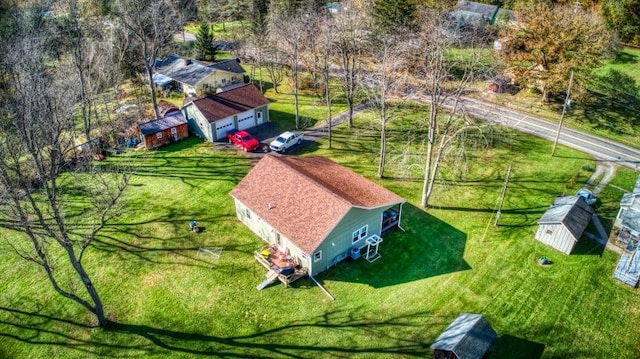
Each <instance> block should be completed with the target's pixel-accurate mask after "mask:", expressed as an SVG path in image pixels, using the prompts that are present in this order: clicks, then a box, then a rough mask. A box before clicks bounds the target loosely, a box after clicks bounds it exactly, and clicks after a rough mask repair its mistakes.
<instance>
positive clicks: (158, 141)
mask: <svg viewBox="0 0 640 359" xmlns="http://www.w3.org/2000/svg"><path fill="white" fill-rule="evenodd" d="M138 137H139V139H140V142H142V143H144V145H145V147H146V148H147V149H149V150H150V149H154V148H157V147H160V146H164V145H166V144H169V143H173V142H177V141H180V140H182V139H184V138H187V137H189V130H188V128H187V120H186V119H185V118H184V116H182V113H181V112H171V113H170V114H169V115H168V116H166V117H164V118H160V119H157V120H153V121H149V122H146V123H143V124H140V125H138Z"/></svg>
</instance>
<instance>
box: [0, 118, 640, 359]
mask: <svg viewBox="0 0 640 359" xmlns="http://www.w3.org/2000/svg"><path fill="white" fill-rule="evenodd" d="M423 110H424V109H423V108H420V107H411V106H410V107H408V108H403V109H400V110H398V113H397V115H398V116H397V117H396V119H395V120H394V122H392V124H391V125H390V126H391V129H392V130H397V132H394V135H393V136H392V139H393V141H394V142H393V145H392V146H390V148H391V149H390V151H391V154H390V158H391V159H390V163H389V170H388V172H387V173H388V174H387V177H386V178H385V179H383V180H377V179H374V176H375V173H376V169H377V157H376V153H377V148H376V147H377V144H376V143H377V142H376V141H377V137H376V135H375V131H374V130H373V123H375V117H374V116H372V115H371V114H366V113H365V114H363V115H362V116H361V117H359V118H358V119H357V122H356V124H357V125H358V126H357V127H356V128H355V129H354V130H347V129H346V128H344V127H340V128H338V129H337V131H336V132H335V136H334V141H333V149H331V150H329V149H328V148H327V147H328V146H327V143H326V140H323V141H321V142H320V143H318V144H317V145H312V146H310V147H308V148H307V150H306V152H305V153H304V155H307V154H308V155H322V156H327V157H330V158H333V159H334V160H336V161H338V162H340V163H342V164H344V165H346V166H347V167H349V168H351V169H353V170H354V171H356V172H358V173H361V174H362V175H364V176H366V177H368V178H371V179H373V180H374V181H376V182H378V183H380V184H382V185H384V186H385V187H387V188H389V189H391V190H393V191H394V192H396V193H398V194H399V195H401V196H403V197H404V198H406V199H407V200H408V203H407V204H405V205H404V211H403V215H402V227H403V228H404V230H405V231H395V232H391V233H389V234H387V235H385V236H384V242H383V243H382V245H381V247H380V252H381V254H382V258H381V259H379V260H378V261H376V262H374V263H368V262H366V261H363V260H360V261H357V262H352V261H349V260H347V261H345V262H343V263H340V264H339V265H337V266H336V267H334V268H332V269H331V270H329V271H327V272H325V273H323V274H321V275H320V276H319V280H321V281H322V282H323V284H324V285H325V286H326V288H327V289H328V290H329V291H330V292H331V293H332V294H333V295H334V296H335V297H336V300H335V301H331V300H329V299H328V297H326V296H325V295H324V294H323V293H322V292H321V290H320V289H319V288H317V287H316V286H315V285H314V284H313V283H312V282H311V281H309V280H307V279H302V280H300V281H298V282H296V283H294V284H293V285H292V286H291V287H288V288H287V287H284V286H283V285H274V286H271V287H268V288H267V289H265V290H263V291H260V292H259V291H257V290H256V289H255V286H256V285H257V284H258V283H260V282H261V281H262V279H263V278H264V272H265V270H264V269H263V268H262V267H261V266H260V265H259V264H257V263H256V262H255V261H254V259H253V251H255V250H258V249H259V248H261V247H262V246H263V245H264V243H263V242H262V241H261V240H260V239H259V238H258V237H257V236H256V235H254V234H253V233H252V232H251V231H250V230H249V229H248V228H246V227H245V226H244V225H242V224H241V223H240V222H239V221H238V220H237V219H236V218H235V209H234V205H233V200H232V198H231V197H230V196H229V191H230V190H231V189H232V188H233V187H234V186H235V184H237V183H238V182H239V181H240V180H241V179H242V178H243V176H244V175H245V174H246V172H247V171H248V170H249V169H250V167H251V164H252V161H253V160H252V159H250V158H248V157H245V156H244V155H243V154H239V153H237V152H235V151H223V150H216V149H214V148H213V147H212V146H211V145H209V144H206V143H202V142H200V141H198V140H195V139H189V140H187V141H183V142H180V143H178V144H174V145H172V146H168V147H164V148H161V149H159V150H156V151H149V152H147V151H140V152H128V153H125V154H122V155H119V156H115V157H110V158H109V159H108V161H110V162H108V163H120V162H122V163H127V164H130V165H133V167H134V168H136V172H135V175H134V178H133V180H132V183H131V186H130V188H129V189H128V190H127V193H126V196H125V198H124V201H125V203H126V206H125V208H124V210H123V212H122V214H121V216H120V217H119V218H118V219H117V221H115V222H113V223H111V224H110V225H109V226H107V228H106V229H105V230H104V231H103V232H102V233H101V235H100V237H99V238H98V241H96V242H95V243H94V246H93V247H92V249H91V250H90V251H89V252H88V254H87V257H86V258H85V264H86V266H87V269H88V271H89V273H90V274H91V275H92V279H93V282H94V284H95V286H96V288H98V290H99V291H100V293H101V295H102V297H103V300H104V304H105V308H106V311H107V313H108V316H109V318H110V319H111V320H112V321H113V322H114V325H113V326H112V327H111V328H109V329H100V328H95V327H92V326H91V324H92V323H93V319H92V317H91V315H89V314H88V313H87V312H86V311H85V310H84V309H82V308H81V307H80V306H78V305H76V304H74V303H72V302H70V301H68V300H65V299H63V298H61V297H60V296H58V295H57V294H56V293H55V292H54V291H53V289H52V288H51V286H50V285H49V283H48V282H47V280H46V278H45V276H44V274H43V273H42V272H41V271H40V270H39V269H38V268H37V267H35V266H33V265H32V264H30V263H27V262H24V261H21V260H19V259H17V256H16V255H15V254H14V253H12V252H11V250H10V249H9V247H8V246H7V243H6V242H4V241H3V242H1V244H0V245H1V246H2V247H1V249H2V251H0V258H1V260H0V270H1V271H2V272H3V277H2V281H0V337H1V339H0V341H1V342H2V345H0V357H32V358H45V357H64V358H91V357H134V356H135V357H138V356H143V357H151V358H153V357H156V358H166V357H175V358H191V357H196V356H214V357H252V358H274V357H296V358H316V357H361V358H379V357H427V356H429V355H430V349H429V345H430V344H431V343H432V342H433V340H435V338H436V337H437V336H438V334H439V333H440V332H441V331H442V330H443V329H444V328H445V327H446V326H447V325H448V324H449V323H450V322H451V321H452V320H453V319H455V317H456V316H457V315H458V314H459V313H460V312H474V313H475V312H479V313H483V314H484V315H485V316H486V317H487V318H488V320H489V322H490V323H491V324H492V326H493V327H494V329H495V330H496V331H497V333H498V335H499V339H498V342H497V344H496V346H495V347H494V349H493V353H492V355H491V357H492V358H514V357H524V358H531V357H533V358H538V357H543V358H608V357H616V358H636V357H637V353H638V352H640V345H639V344H638V341H637V338H638V335H639V334H640V327H638V325H637V324H638V323H640V310H639V309H638V308H640V299H638V295H637V290H635V289H632V288H628V287H625V286H622V285H620V284H618V283H617V282H615V281H614V280H613V279H612V278H611V275H612V271H613V268H614V266H615V263H616V260H617V256H616V255H615V254H613V253H611V252H608V251H604V252H602V251H601V249H600V248H598V247H597V246H594V245H593V244H591V242H589V241H588V240H583V241H582V242H581V243H580V244H579V247H578V248H577V251H576V252H577V254H574V255H571V256H566V255H563V254H561V253H559V252H556V251H554V250H552V249H550V248H548V247H545V246H544V245H542V244H540V243H538V242H537V241H535V240H534V238H533V234H534V232H535V229H536V221H537V219H538V218H539V217H540V216H541V215H542V213H543V212H544V211H545V210H546V208H547V207H548V205H549V204H550V203H551V202H552V201H553V199H554V198H555V196H557V195H560V194H568V193H573V192H574V191H575V190H576V189H577V188H579V187H581V186H582V184H583V183H584V182H585V181H586V180H587V179H588V178H589V176H590V174H591V172H590V170H589V168H593V161H592V160H590V159H589V158H588V157H586V156H585V155H583V154H581V153H579V152H576V151H573V150H569V149H566V148H562V147H561V148H559V151H558V155H557V156H556V157H553V158H552V157H550V156H549V153H550V151H551V144H550V143H547V142H545V141H542V140H539V139H537V138H533V137H530V136H525V135H522V134H519V133H515V132H512V131H509V130H504V129H496V132H495V133H494V135H495V136H496V140H495V142H494V144H493V146H491V147H490V148H483V149H482V150H480V149H478V150H475V151H470V152H469V153H468V154H467V155H468V158H469V161H467V170H466V171H463V172H459V171H455V170H454V168H453V167H451V166H445V167H444V171H443V176H442V178H440V180H439V182H438V185H437V188H436V194H435V195H434V197H433V198H432V204H433V206H434V207H433V208H432V209H430V210H428V211H425V210H423V209H421V208H419V205H418V204H419V199H420V188H421V181H420V178H419V176H417V175H416V173H419V169H415V168H414V169H413V170H411V171H402V170H401V166H399V165H398V164H397V161H399V160H400V158H401V157H402V156H400V154H399V153H400V150H399V149H400V148H402V147H403V146H402V145H401V142H402V136H400V131H399V130H400V129H402V128H407V127H410V126H411V123H413V122H415V121H419V119H420V118H421V111H423ZM285 111H286V112H289V113H290V107H289V109H286V108H283V109H282V112H283V113H284V112H285ZM411 148H412V150H413V151H414V152H413V156H414V157H416V159H415V162H418V159H419V155H420V151H421V149H420V147H419V146H417V145H412V146H411ZM508 164H511V165H512V166H513V167H512V175H511V179H510V181H509V186H508V190H507V195H506V198H505V202H504V207H503V211H502V217H501V220H500V224H501V225H500V226H499V227H494V226H493V220H494V218H495V217H494V216H493V213H494V209H495V207H496V203H497V200H498V198H499V196H500V193H501V189H502V186H503V182H504V177H505V173H506V167H507V165H508ZM634 181H635V177H634V175H633V174H632V173H630V172H628V171H624V170H621V171H620V172H619V174H618V176H617V177H616V179H615V180H614V183H615V187H613V186H607V187H606V188H605V190H604V191H603V192H602V195H601V197H600V198H601V199H600V202H599V203H598V213H599V214H600V215H601V216H602V217H604V218H605V219H608V220H611V219H612V218H613V217H614V216H615V214H616V211H617V207H616V203H617V202H618V201H619V199H620V196H621V194H622V190H621V189H627V190H628V189H630V188H631V186H632V183H633V182H634ZM192 219H196V220H198V222H199V223H200V224H201V226H203V227H204V231H203V232H201V233H197V234H196V233H192V232H190V231H189V230H188V222H189V221H190V220H192ZM2 236H3V237H4V238H8V239H9V240H10V241H11V240H18V234H16V233H11V232H6V231H5V232H2ZM200 247H206V248H210V247H221V248H223V251H222V256H221V258H220V260H219V261H217V262H215V263H213V262H212V261H211V259H210V258H209V257H207V256H205V255H199V254H198V249H199V248H200ZM543 255H546V256H548V257H549V258H550V259H551V260H553V262H554V265H553V266H552V267H551V268H542V267H541V266H539V265H538V264H537V262H536V261H537V259H538V258H539V257H540V256H543Z"/></svg>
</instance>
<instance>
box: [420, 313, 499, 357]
mask: <svg viewBox="0 0 640 359" xmlns="http://www.w3.org/2000/svg"><path fill="white" fill-rule="evenodd" d="M496 337H497V334H496V332H495V331H494V330H493V329H492V328H491V325H489V322H487V320H486V319H485V318H484V317H483V316H482V315H480V314H469V313H462V314H460V315H459V316H458V317H457V318H456V320H454V321H453V323H451V324H449V326H448V327H447V328H446V329H445V330H444V332H442V334H440V336H439V337H438V339H436V341H435V342H434V343H433V344H432V345H431V349H433V358H434V359H482V358H483V357H484V355H485V354H486V353H487V351H488V350H489V348H490V347H491V344H492V343H493V342H494V341H495V340H496Z"/></svg>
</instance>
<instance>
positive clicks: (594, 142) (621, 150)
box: [445, 98, 640, 170]
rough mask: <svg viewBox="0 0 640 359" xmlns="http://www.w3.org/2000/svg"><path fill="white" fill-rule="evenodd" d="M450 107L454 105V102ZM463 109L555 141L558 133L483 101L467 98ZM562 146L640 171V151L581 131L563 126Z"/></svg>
mask: <svg viewBox="0 0 640 359" xmlns="http://www.w3.org/2000/svg"><path fill="white" fill-rule="evenodd" d="M449 104H450V105H452V103H449ZM445 107H447V105H445ZM449 107H450V106H449ZM462 108H463V109H464V110H465V111H467V113H469V114H470V115H472V116H473V117H476V118H478V119H481V120H486V121H492V122H495V123H499V124H501V125H504V126H508V127H512V128H514V129H516V130H518V131H522V132H526V133H530V134H532V135H535V136H538V137H542V138H545V139H548V140H551V141H553V140H555V137H556V133H557V130H558V124H557V123H551V122H547V121H544V120H540V119H537V118H534V117H531V116H528V115H525V114H522V113H520V112H517V111H514V110H511V109H508V108H504V107H500V106H497V105H494V104H490V103H487V102H483V101H479V100H473V99H468V98H465V99H463V100H462ZM558 143H560V144H562V145H565V146H567V147H571V148H574V149H577V150H579V151H582V152H585V153H587V154H589V155H591V156H593V157H594V158H595V159H596V160H601V161H607V162H612V163H615V164H617V165H620V166H624V167H628V168H630V169H633V170H637V169H639V168H640V150H636V149H633V148H630V147H627V146H624V145H620V144H617V143H615V142H612V141H609V140H605V139H602V138H598V137H595V136H592V135H588V134H585V133H583V132H580V131H576V130H572V129H568V128H565V127H563V128H562V131H561V132H560V138H559V140H558Z"/></svg>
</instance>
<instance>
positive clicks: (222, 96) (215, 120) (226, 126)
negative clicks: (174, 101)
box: [182, 84, 269, 142]
mask: <svg viewBox="0 0 640 359" xmlns="http://www.w3.org/2000/svg"><path fill="white" fill-rule="evenodd" d="M182 110H183V112H184V114H185V117H186V118H187V121H188V122H189V130H190V131H191V132H193V133H195V134H196V135H197V136H199V137H202V138H205V139H207V140H209V141H211V142H213V141H216V140H220V139H223V138H225V135H226V134H227V132H228V131H229V130H232V129H236V130H246V129H249V128H252V127H254V126H258V125H261V124H263V123H265V122H267V121H268V120H269V100H267V98H266V97H264V95H263V94H262V92H260V90H258V88H257V87H256V86H255V85H253V84H244V85H238V86H235V87H233V88H231V89H229V90H226V91H222V92H218V93H216V94H214V95H209V96H206V97H203V98H199V99H191V100H188V102H187V103H186V104H185V105H184V106H183V107H182Z"/></svg>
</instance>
